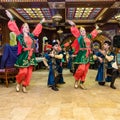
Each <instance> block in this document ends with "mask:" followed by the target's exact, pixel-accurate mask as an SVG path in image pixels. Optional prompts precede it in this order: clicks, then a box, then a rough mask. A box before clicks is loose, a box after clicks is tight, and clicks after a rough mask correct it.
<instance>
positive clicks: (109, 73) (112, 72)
mask: <svg viewBox="0 0 120 120" xmlns="http://www.w3.org/2000/svg"><path fill="white" fill-rule="evenodd" d="M96 56H97V57H101V58H102V59H103V62H102V63H100V65H99V67H98V73H97V76H96V81H98V83H99V84H100V85H104V84H105V82H111V84H110V87H111V88H113V89H116V87H115V86H114V82H115V79H116V78H117V77H118V75H119V73H118V70H117V69H115V68H113V67H112V64H113V63H114V62H115V54H114V53H113V52H111V51H109V52H108V53H107V56H113V60H111V61H108V60H106V58H105V56H104V55H103V54H101V53H100V52H98V53H97V54H96ZM105 74H106V76H105Z"/></svg>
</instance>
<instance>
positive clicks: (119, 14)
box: [114, 9, 120, 24]
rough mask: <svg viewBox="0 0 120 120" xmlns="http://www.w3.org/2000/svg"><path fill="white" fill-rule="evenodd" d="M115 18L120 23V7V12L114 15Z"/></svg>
mask: <svg viewBox="0 0 120 120" xmlns="http://www.w3.org/2000/svg"><path fill="white" fill-rule="evenodd" d="M114 18H115V20H116V21H118V23H119V24H120V9H119V10H118V13H117V14H116V15H115V16H114Z"/></svg>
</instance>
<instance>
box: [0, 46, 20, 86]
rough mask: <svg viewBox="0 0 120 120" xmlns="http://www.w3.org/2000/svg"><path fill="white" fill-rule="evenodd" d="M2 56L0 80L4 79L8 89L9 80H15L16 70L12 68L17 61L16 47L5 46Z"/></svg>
mask: <svg viewBox="0 0 120 120" xmlns="http://www.w3.org/2000/svg"><path fill="white" fill-rule="evenodd" d="M3 49H4V50H3V55H2V58H1V61H0V79H4V80H5V83H6V87H8V84H9V79H15V76H16V75H17V73H18V69H17V68H16V67H14V63H15V62H16V60H17V46H10V45H9V44H5V46H4V48H3Z"/></svg>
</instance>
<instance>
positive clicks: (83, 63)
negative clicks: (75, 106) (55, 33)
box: [68, 20, 101, 89]
mask: <svg viewBox="0 0 120 120" xmlns="http://www.w3.org/2000/svg"><path fill="white" fill-rule="evenodd" d="M68 23H69V24H70V25H71V26H72V27H71V32H72V34H73V35H74V36H75V37H76V40H75V41H74V42H73V44H72V47H73V48H74V49H75V54H77V56H76V57H75V59H74V61H73V63H74V64H75V72H74V78H75V85H74V87H75V88H78V81H80V87H81V88H82V89H86V88H85V86H84V85H83V83H84V82H85V78H86V74H87V72H88V69H89V66H90V56H91V53H92V51H91V39H92V38H95V37H96V36H97V34H98V33H100V32H101V30H98V29H99V27H98V26H96V29H95V30H93V31H92V32H91V33H90V34H89V35H87V34H86V30H85V28H83V27H81V28H80V30H78V28H77V27H76V25H75V23H74V22H73V21H71V20H68Z"/></svg>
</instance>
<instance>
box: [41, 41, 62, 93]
mask: <svg viewBox="0 0 120 120" xmlns="http://www.w3.org/2000/svg"><path fill="white" fill-rule="evenodd" d="M52 46H53V47H52V51H51V52H50V53H46V54H45V59H44V60H43V62H44V64H45V65H46V66H47V67H48V68H49V76H48V86H49V87H51V88H52V90H55V91H58V90H59V89H58V88H57V84H58V83H59V80H60V79H62V81H63V75H62V58H63V55H62V53H61V51H59V43H58V42H57V41H56V40H53V42H52Z"/></svg>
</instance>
